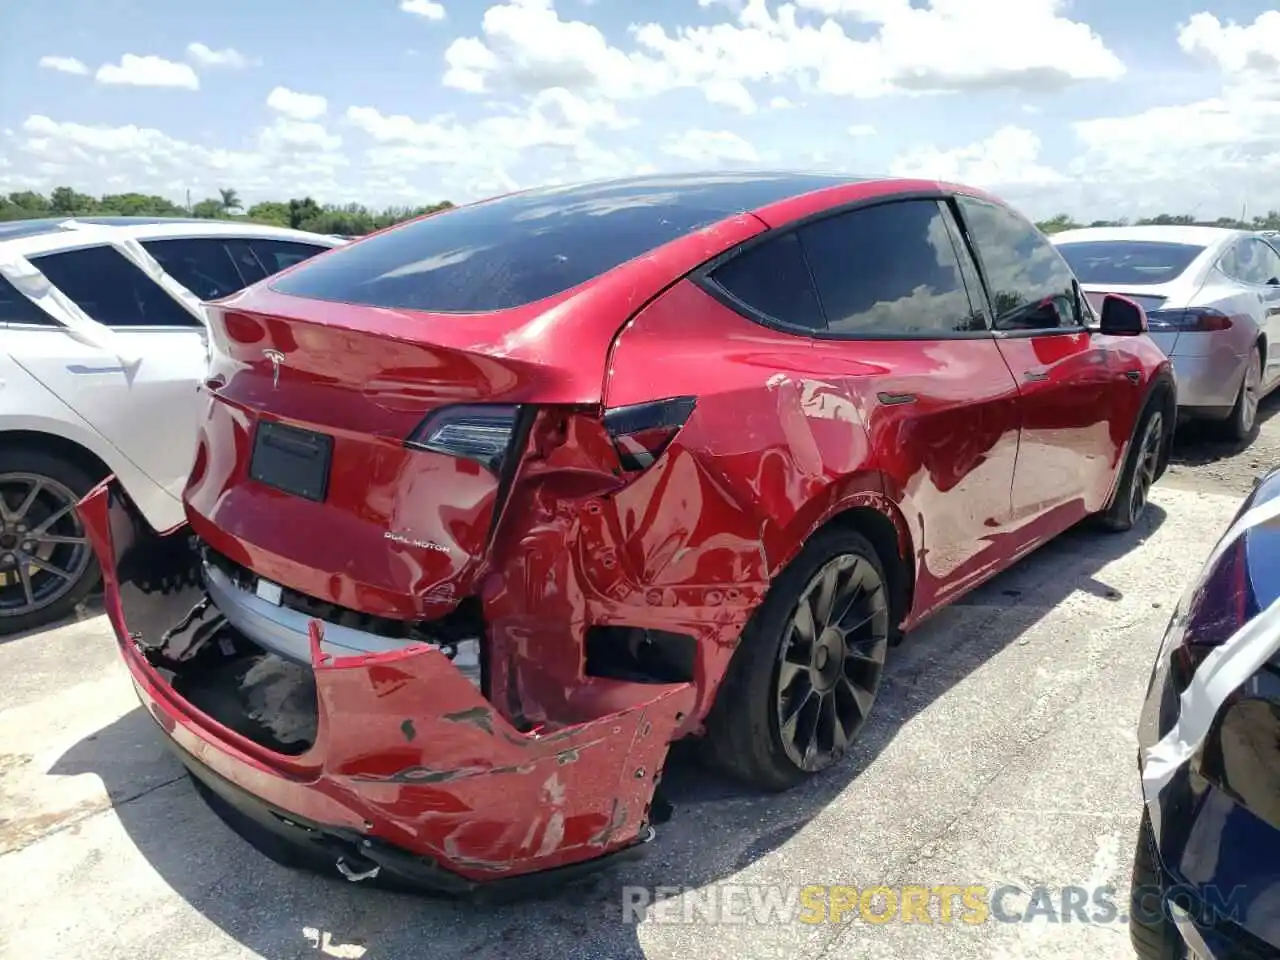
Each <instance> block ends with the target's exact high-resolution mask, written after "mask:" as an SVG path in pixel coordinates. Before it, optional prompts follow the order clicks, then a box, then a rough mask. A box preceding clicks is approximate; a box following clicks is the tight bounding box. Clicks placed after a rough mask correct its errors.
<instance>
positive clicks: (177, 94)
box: [0, 0, 1280, 218]
mask: <svg viewBox="0 0 1280 960" xmlns="http://www.w3.org/2000/svg"><path fill="white" fill-rule="evenodd" d="M1268 9H1269V5H1268V4H1267V3H1265V2H1263V0H1216V2H1215V0H1125V2H1123V3H1119V2H1115V0H1070V2H1068V0H931V2H926V0H796V2H795V3H794V4H779V3H776V2H774V0H658V2H653V3H649V4H645V5H639V4H633V5H623V4H621V3H618V2H616V0H591V2H587V0H508V2H505V3H494V2H483V0H482V2H472V0H439V2H438V3H437V2H435V0H359V2H358V3H357V2H352V0H346V2H342V0H308V2H307V3H305V4H302V3H288V4H279V5H276V6H272V5H267V4H258V3H250V2H249V0H221V2H219V3H217V4H186V3H175V2H172V0H96V2H91V0H42V2H39V3H37V2H35V0H27V2H23V0H7V3H6V7H5V16H4V19H5V24H6V30H5V33H6V34H7V36H8V37H9V39H8V40H7V41H5V42H3V43H2V44H0V91H6V92H9V93H10V94H13V93H15V92H16V93H17V95H8V96H0V135H2V136H0V190H6V191H7V190H17V189H26V188H35V189H45V190H47V189H49V188H51V187H52V186H55V185H61V184H67V185H71V186H74V187H76V188H77V189H80V190H85V191H88V192H92V193H99V192H104V191H114V190H123V189H141V190H146V191H148V192H159V193H164V194H166V195H169V196H172V197H174V198H175V199H182V198H183V197H184V196H185V193H186V191H188V190H190V191H191V192H192V195H193V198H196V199H198V198H201V197H203V196H207V195H209V194H210V193H212V192H213V191H214V189H215V188H217V187H220V186H222V187H234V188H236V189H237V190H238V191H239V192H240V194H241V196H242V197H244V198H245V199H246V200H248V201H250V202H252V201H254V200H258V199H265V198H287V197H288V196H291V195H301V194H310V195H312V196H314V197H315V198H316V199H318V200H320V201H331V202H346V201H350V200H359V201H362V202H367V203H373V204H384V203H424V202H429V201H433V200H436V199H452V200H455V201H462V200H467V199H473V198H476V197H480V196H484V195H487V194H490V193H494V192H499V191H502V190H505V189H510V188H512V187H516V186H530V185H534V184H537V183H543V182H548V181H564V180H575V179H583V178H588V177H596V176H608V175H611V174H616V173H629V172H637V171H644V170H651V169H663V170H668V169H686V170H687V169H701V168H711V167H725V166H757V167H759V166H785V167H805V168H815V167H816V168H822V167H835V168H838V169H844V170H848V171H850V172H857V173H911V174H921V175H926V176H941V177H947V178H950V179H959V180H963V181H966V182H971V183H974V184H976V185H980V186H984V187H989V188H991V189H993V190H997V191H998V192H1000V193H1002V194H1003V195H1005V196H1007V197H1008V198H1009V199H1011V200H1013V201H1014V202H1015V203H1018V204H1019V205H1021V206H1023V207H1024V208H1026V209H1028V211H1029V212H1032V213H1034V214H1037V215H1048V214H1051V213H1053V212H1056V211H1058V210H1069V211H1071V212H1073V213H1076V214H1078V215H1080V216H1083V217H1090V218H1092V217H1111V216H1119V215H1140V214H1142V213H1150V212H1158V210H1161V209H1165V210H1173V209H1177V210H1192V209H1194V210H1195V211H1196V212H1197V213H1199V214H1201V215H1206V214H1212V215H1217V214H1219V213H1227V212H1230V213H1238V212H1239V210H1240V209H1241V207H1242V206H1245V207H1246V208H1252V209H1253V212H1264V211H1265V209H1267V208H1277V207H1280V12H1273V13H1266V11H1267V10H1268ZM15 38H20V40H19V39H15ZM104 68H105V69H104ZM1273 171H1277V172H1273Z"/></svg>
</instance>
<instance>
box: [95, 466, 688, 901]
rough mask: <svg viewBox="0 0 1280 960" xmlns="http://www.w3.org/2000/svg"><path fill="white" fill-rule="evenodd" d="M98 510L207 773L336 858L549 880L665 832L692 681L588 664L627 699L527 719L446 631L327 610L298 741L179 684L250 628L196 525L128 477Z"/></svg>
mask: <svg viewBox="0 0 1280 960" xmlns="http://www.w3.org/2000/svg"><path fill="white" fill-rule="evenodd" d="M81 510H82V513H83V516H84V520H85V523H86V526H87V528H88V530H89V536H90V538H91V541H92V543H93V546H94V550H95V552H96V553H97V555H98V558H99V561H100V563H101V565H102V568H103V580H104V587H105V594H106V608H107V613H108V615H109V617H110V620H111V623H112V625H113V627H114V629H115V632H116V637H117V640H118V642H119V646H120V650H121V654H122V656H123V658H124V660H125V663H126V665H127V666H128V668H129V671H130V673H131V674H132V678H133V682H134V685H135V687H136V689H137V692H138V696H139V699H140V700H141V701H142V703H143V705H144V706H145V707H146V708H147V710H148V711H149V712H150V713H151V714H152V716H153V717H154V718H155V720H156V721H157V723H158V724H159V725H160V727H161V729H162V730H163V731H164V733H165V735H166V736H167V737H168V738H169V740H170V741H171V744H172V746H173V747H174V748H175V750H176V751H177V753H178V756H179V757H180V758H181V759H182V760H183V762H184V763H185V764H186V766H187V767H188V768H189V769H190V770H191V771H192V773H193V774H194V775H195V776H196V777H197V778H198V779H200V780H201V781H202V782H203V783H204V784H205V785H206V786H208V787H209V788H210V789H211V790H212V791H213V792H214V793H216V794H217V795H218V796H219V797H221V798H223V799H224V800H225V801H226V802H227V803H229V804H231V805H232V806H234V807H235V808H236V809H237V810H238V811H240V812H241V813H242V814H244V815H246V816H249V817H251V818H252V819H254V820H255V822H257V823H258V824H260V825H262V826H265V827H267V828H269V829H271V830H272V831H273V832H274V833H275V834H276V835H278V836H280V837H281V838H282V839H285V840H288V841H290V842H296V843H298V844H301V845H303V846H309V847H314V846H316V845H319V846H320V847H321V848H322V849H325V850H328V851H330V852H332V853H333V862H334V864H335V869H337V863H338V860H339V859H345V860H346V861H347V863H348V864H351V863H353V862H357V861H358V862H361V863H372V864H376V865H378V866H379V867H381V868H382V869H383V870H384V871H385V872H386V873H388V874H392V875H394V876H395V877H397V878H398V879H401V880H403V881H407V882H409V883H411V884H413V885H416V886H419V887H422V888H426V889H430V890H435V891H439V892H443V893H451V894H465V893H469V892H472V891H476V890H480V889H484V888H489V887H492V886H493V885H494V884H496V883H499V882H500V883H501V886H503V887H509V886H510V885H511V884H510V881H513V880H514V879H515V878H530V877H531V875H536V876H533V877H532V879H534V882H538V883H540V885H542V886H545V883H546V881H547V879H549V878H548V877H546V876H544V873H543V872H544V871H555V873H556V875H561V874H565V873H573V874H576V873H578V872H581V870H580V869H570V868H582V867H595V866H599V865H601V864H602V863H603V862H605V860H606V858H609V859H611V855H614V854H620V853H624V852H628V851H629V852H635V851H636V850H637V849H638V846H639V845H641V844H643V843H644V842H645V841H646V840H647V839H649V838H650V837H651V836H652V830H651V827H650V809H651V805H652V803H653V793H654V789H655V786H656V784H657V781H658V778H659V776H660V772H661V770H662V767H663V764H664V762H665V760H666V755H667V749H668V744H669V741H670V740H671V738H672V736H673V734H674V732H675V730H676V728H677V726H678V725H679V722H680V720H681V719H683V718H684V716H685V715H686V714H687V713H688V712H689V710H690V709H691V707H692V704H693V699H694V691H693V688H692V685H691V684H688V683H681V684H665V685H657V684H632V683H624V682H619V681H599V680H590V681H584V682H590V683H591V684H593V685H602V686H608V687H610V688H611V691H610V693H611V696H609V697H607V698H606V699H607V701H608V702H611V703H614V704H619V703H621V704H625V706H624V707H622V708H620V709H616V710H615V711H614V712H611V713H609V714H606V715H603V716H599V717H596V718H593V719H590V720H587V721H586V722H582V723H576V724H571V725H565V726H560V727H558V728H554V729H543V730H538V731H533V732H522V731H520V730H518V729H517V728H516V727H514V726H513V725H512V724H511V723H510V722H508V720H507V719H506V718H505V717H504V716H503V715H502V714H501V713H500V712H499V711H498V710H496V709H495V708H494V707H493V706H492V704H491V703H490V702H489V701H488V700H487V699H485V697H484V696H483V695H482V694H481V692H480V691H479V690H478V689H477V688H476V686H475V685H474V684H473V683H472V682H471V681H470V680H468V679H467V678H466V677H465V676H464V675H463V673H462V672H461V671H460V670H459V669H458V668H456V667H455V666H454V665H453V664H452V663H451V662H450V660H449V659H448V657H446V656H445V655H444V654H442V653H441V652H440V651H438V650H437V649H436V648H434V647H431V646H427V645H425V644H421V645H413V646H408V647H404V648H402V649H399V650H393V651H386V652H378V653H372V654H367V655H359V656H341V655H338V656H334V655H331V654H328V653H326V652H325V650H326V649H327V648H328V645H327V644H325V643H324V636H323V635H324V624H323V622H321V621H319V620H313V621H312V622H311V639H312V662H311V664H310V671H311V676H313V677H314V699H315V706H314V718H315V724H314V735H313V736H311V737H309V738H308V741H307V742H308V743H309V745H307V743H304V745H303V748H302V749H301V751H300V752H297V753H294V754H288V753H284V752H280V751H279V750H277V749H272V748H270V747H268V746H264V745H263V742H262V741H261V738H258V739H251V736H250V734H248V733H246V728H245V727H244V726H242V725H239V724H230V725H229V724H228V723H226V722H220V720H219V719H215V718H214V717H213V716H212V715H211V714H210V713H209V712H205V711H204V710H202V709H201V708H200V707H198V706H196V705H195V704H194V703H192V702H191V700H189V699H187V698H186V697H184V696H183V694H182V693H181V692H180V690H179V689H178V688H177V687H181V686H182V685H181V684H178V685H177V687H176V686H175V683H174V679H175V676H176V675H178V674H183V672H184V671H185V675H186V676H188V677H189V676H190V675H191V674H193V673H196V674H198V673H199V672H200V671H201V670H203V669H204V668H203V666H202V664H203V663H204V662H205V661H204V659H202V658H205V657H207V656H216V651H217V650H218V649H219V646H220V645H221V646H222V647H226V648H230V646H231V645H233V644H235V643H242V642H243V639H244V638H243V635H241V634H238V632H237V630H236V628H235V627H233V626H232V625H231V624H230V623H229V622H228V621H227V619H226V618H225V617H223V616H222V615H221V614H220V613H219V611H218V609H217V607H216V606H214V604H213V602H212V600H211V599H210V597H209V595H208V593H206V591H205V589H204V585H203V579H202V576H201V573H200V571H201V563H200V557H199V554H198V552H197V544H196V543H195V540H194V538H193V537H192V536H191V534H190V531H189V530H187V529H186V528H179V529H178V530H177V531H174V532H170V533H168V534H164V535H160V534H156V533H155V532H154V531H152V530H151V529H150V528H149V527H148V526H147V525H146V523H145V521H143V520H142V519H141V517H140V516H139V515H138V513H137V511H136V510H135V509H134V508H133V506H132V504H130V503H129V502H128V500H127V498H126V497H125V496H124V495H123V493H122V492H121V491H120V489H119V488H118V486H117V485H116V484H115V483H114V482H113V481H111V480H108V481H107V482H105V483H104V484H102V485H100V486H99V487H98V488H96V489H95V490H93V491H92V492H91V493H90V494H89V495H88V496H87V497H86V498H85V499H84V501H83V502H82V504H81ZM304 669H305V668H304ZM175 671H176V672H175ZM220 716H221V715H220ZM222 720H223V721H225V720H226V717H225V716H222ZM233 726H234V727H236V728H235V729H233Z"/></svg>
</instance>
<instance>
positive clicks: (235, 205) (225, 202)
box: [218, 187, 244, 213]
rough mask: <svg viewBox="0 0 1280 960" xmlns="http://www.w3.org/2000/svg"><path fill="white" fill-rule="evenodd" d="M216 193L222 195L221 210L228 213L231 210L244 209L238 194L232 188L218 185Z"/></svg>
mask: <svg viewBox="0 0 1280 960" xmlns="http://www.w3.org/2000/svg"><path fill="white" fill-rule="evenodd" d="M218 193H219V194H220V195H221V197H222V211H223V212H224V213H230V212H231V211H232V210H243V209H244V204H243V203H241V202H240V194H239V193H237V192H236V191H235V190H234V189H229V188H227V187H219V188H218Z"/></svg>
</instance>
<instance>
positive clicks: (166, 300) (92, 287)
mask: <svg viewBox="0 0 1280 960" xmlns="http://www.w3.org/2000/svg"><path fill="white" fill-rule="evenodd" d="M28 259H29V260H30V261H31V263H32V264H34V265H35V267H36V269H38V270H39V271H40V272H41V273H43V274H44V275H45V276H46V277H47V278H48V279H49V282H50V283H52V284H53V285H54V286H55V287H57V288H58V289H59V290H61V291H62V292H63V293H64V294H66V295H67V297H69V298H70V299H71V300H72V301H73V302H74V303H75V304H76V306H78V307H79V308H80V309H81V310H83V311H84V312H85V313H86V314H88V315H89V318H90V319H92V320H96V321H97V322H98V323H101V324H104V325H106V326H108V327H198V326H200V321H199V320H198V319H196V317H194V316H193V315H192V314H190V313H189V312H187V310H186V309H184V308H183V307H182V306H181V305H180V304H179V303H178V301H176V300H174V299H173V298H172V297H171V296H169V294H167V293H165V292H164V289H163V288H161V287H160V286H159V285H158V284H157V283H156V282H155V281H154V280H152V279H151V278H150V277H148V276H147V275H146V274H145V273H143V272H142V271H141V270H139V269H138V268H137V267H136V266H134V264H133V263H131V262H130V261H128V260H126V259H125V258H124V256H122V255H121V253H120V251H119V250H117V249H116V248H115V247H111V246H99V247H84V248H82V249H80V250H66V251H63V252H61V253H46V254H44V255H42V256H39V257H30V258H28Z"/></svg>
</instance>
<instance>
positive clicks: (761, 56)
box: [444, 0, 1124, 111]
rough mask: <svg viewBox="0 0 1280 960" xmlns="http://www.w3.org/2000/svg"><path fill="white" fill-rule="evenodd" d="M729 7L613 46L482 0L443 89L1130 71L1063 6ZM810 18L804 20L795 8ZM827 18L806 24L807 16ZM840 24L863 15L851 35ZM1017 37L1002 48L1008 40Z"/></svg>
mask: <svg viewBox="0 0 1280 960" xmlns="http://www.w3.org/2000/svg"><path fill="white" fill-rule="evenodd" d="M702 6H703V7H704V8H706V9H709V10H718V9H720V8H721V7H722V6H724V7H725V8H726V9H725V11H724V12H725V14H726V15H727V16H728V17H729V19H725V20H722V21H721V22H718V23H715V24H712V25H709V26H677V27H675V28H674V29H669V28H668V27H666V26H664V25H661V24H657V23H645V24H639V25H635V26H633V27H632V28H631V40H632V45H631V47H630V49H623V48H621V47H616V46H613V45H611V44H610V43H609V42H608V40H607V39H606V38H605V36H604V34H603V33H601V31H600V30H599V29H597V28H596V27H595V26H593V25H591V24H589V23H585V22H583V21H578V20H567V19H564V18H562V17H561V15H560V14H559V13H558V12H557V11H556V9H555V7H554V5H553V0H507V2H504V3H499V4H496V5H494V6H491V7H489V9H488V10H486V11H485V14H484V17H483V19H482V21H481V26H480V36H474V37H460V38H458V39H456V40H454V41H453V43H452V44H451V45H450V47H449V48H448V50H447V51H446V54H445V58H446V64H447V69H446V72H445V75H444V83H445V84H446V85H447V86H451V87H455V88H457V89H460V90H464V91H468V92H482V91H501V90H537V89H541V88H543V87H547V86H562V87H566V88H568V89H571V90H575V91H580V92H591V93H596V94H599V95H601V96H604V97H608V98H611V99H625V98H635V97H647V96H652V95H654V94H656V93H660V92H663V91H667V90H675V89H690V88H697V89H700V90H702V91H703V93H704V95H706V96H707V97H708V99H710V100H711V102H713V103H716V104H720V105H725V106H731V107H733V108H735V109H739V110H744V111H745V110H746V109H747V104H748V103H751V104H752V109H753V108H754V99H753V96H752V93H751V91H750V89H749V87H748V86H747V84H752V83H760V82H763V81H766V80H769V81H779V80H783V79H791V80H794V81H796V82H798V83H800V84H801V85H802V87H804V88H808V89H814V90H817V91H818V92H821V93H826V94H831V95H838V96H852V97H878V96H884V95H887V94H890V93H894V92H915V93H942V92H951V91H957V90H969V89H983V88H992V87H1002V88H1010V89H1017V90H1044V89H1056V88H1060V87H1063V86H1066V85H1068V84H1070V83H1072V82H1075V81H1079V80H1114V79H1116V78H1118V77H1120V76H1121V75H1122V74H1123V73H1124V65H1123V64H1122V63H1121V62H1120V60H1119V59H1118V58H1117V57H1116V55H1115V54H1114V53H1113V52H1112V51H1111V50H1110V49H1108V48H1107V46H1106V45H1105V44H1104V43H1103V41H1102V40H1101V39H1100V38H1099V37H1098V36H1097V35H1096V34H1095V33H1094V32H1093V31H1092V30H1091V29H1090V28H1089V27H1088V26H1087V25H1086V24H1083V23H1079V22H1076V21H1072V20H1069V19H1067V18H1065V17H1062V16H1059V12H1060V9H1061V7H1062V0H1019V2H1018V3H1017V4H1010V3H1007V2H1006V0H964V2H961V0H932V3H931V5H930V6H929V7H928V8H927V9H922V8H916V7H912V6H911V4H910V2H909V0H797V3H784V4H782V5H779V6H777V7H776V9H771V8H770V6H769V3H768V0H745V2H743V3H741V4H736V3H730V4H720V3H718V2H717V3H712V2H707V3H703V4H702ZM802 8H803V10H804V12H805V13H806V14H808V16H806V17H804V18H802V17H801V15H800V14H801V9H802ZM814 15H816V16H820V17H826V19H823V20H821V21H820V22H818V23H814V22H812V21H813V16H814ZM840 19H850V20H854V21H857V22H858V24H859V26H860V27H861V28H862V29H861V30H860V31H859V33H862V32H865V29H866V28H867V27H868V26H870V27H871V28H872V34H871V36H870V37H869V38H867V39H855V38H854V37H853V36H850V34H849V33H847V32H846V31H845V28H844V26H843V25H842V24H841V22H840ZM1010 35H1016V36H1017V37H1018V38H1019V42H1018V43H1016V44H1010V43H1009V42H1008V41H1007V39H1006V38H1007V37H1009V36H1010Z"/></svg>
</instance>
